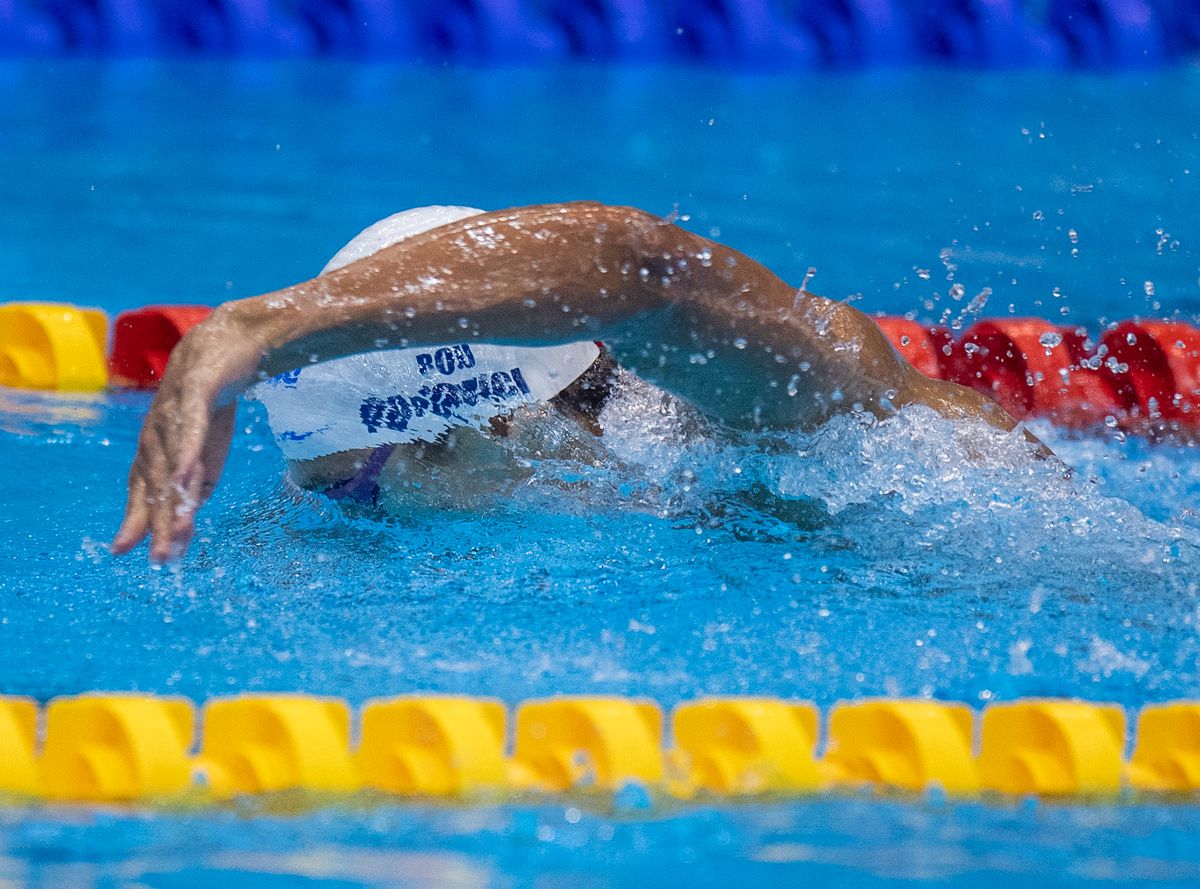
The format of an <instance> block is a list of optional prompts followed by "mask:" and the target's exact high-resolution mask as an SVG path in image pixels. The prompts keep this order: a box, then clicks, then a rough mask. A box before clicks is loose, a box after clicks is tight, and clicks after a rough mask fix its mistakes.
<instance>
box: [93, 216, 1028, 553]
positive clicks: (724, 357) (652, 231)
mask: <svg viewBox="0 0 1200 889" xmlns="http://www.w3.org/2000/svg"><path fill="white" fill-rule="evenodd" d="M430 210H431V211H432V212H434V213H435V218H434V223H435V225H434V227H432V228H428V225H429V219H426V220H425V224H424V225H421V224H418V225H417V226H416V227H415V229H414V226H413V225H412V224H411V222H409V223H407V225H408V229H409V230H408V231H404V228H405V225H406V220H405V219H402V218H401V217H400V216H398V217H393V218H391V219H389V220H385V221H384V222H383V223H379V224H377V226H375V227H372V229H368V232H366V233H364V235H371V236H369V237H366V238H364V239H363V240H362V241H361V242H360V243H358V244H356V243H355V242H352V243H351V244H350V245H348V246H347V248H345V249H344V250H343V251H342V253H340V254H339V256H338V257H335V260H334V262H332V263H331V264H330V267H329V268H328V269H327V271H326V272H325V273H323V274H322V275H320V276H318V277H317V278H314V279H312V280H309V281H305V282H303V283H300V284H296V285H294V286H291V287H287V288H284V289H283V290H279V291H275V292H273V293H268V294H265V295H263V296H257V297H251V298H248V299H241V300H234V301H230V302H227V303H224V304H223V305H221V306H219V307H218V308H217V309H215V310H214V311H213V313H212V315H211V316H210V317H209V318H208V319H207V320H206V321H204V322H203V323H201V324H199V325H197V326H196V327H195V328H193V329H192V330H191V331H190V332H189V333H188V334H187V335H186V336H185V337H184V338H183V339H182V340H181V341H180V343H179V345H178V346H177V347H176V348H175V350H174V351H173V352H172V354H171V358H170V361H169V363H168V366H167V369H166V371H165V373H164V374H163V378H162V382H161V385H160V386H159V389H158V392H157V393H156V395H155V398H154V401H153V403H152V404H151V406H150V410H149V412H148V414H147V416H146V419H145V422H144V424H143V426H142V431H141V435H140V437H139V441H138V449H137V454H136V456H135V458H134V461H133V466H132V469H131V470H130V475H129V490H128V499H127V502H126V507H125V517H124V521H123V522H122V524H121V527H120V530H119V531H118V532H117V535H116V537H115V538H114V540H113V543H112V549H113V552H115V553H124V552H128V551H129V550H131V549H132V548H133V547H135V546H136V545H137V544H138V543H139V542H140V541H141V540H143V539H144V538H145V537H146V536H147V535H150V536H151V538H152V542H151V549H150V556H151V558H152V559H155V560H158V561H163V560H167V559H170V558H173V557H175V556H177V555H178V554H180V553H182V551H183V550H184V549H185V548H186V546H187V544H188V542H189V541H190V539H191V537H192V535H193V534H194V530H195V515H196V511H197V510H198V508H199V507H200V506H201V505H202V504H203V502H204V501H205V500H206V499H207V498H208V496H209V495H210V494H211V492H212V490H213V488H214V486H215V485H216V483H217V481H218V479H219V478H220V475H221V470H222V467H223V466H224V463H225V458H226V455H227V454H228V451H229V445H230V441H231V440H232V435H233V427H234V413H235V408H236V401H237V396H238V395H239V394H240V393H242V392H244V391H245V390H246V389H247V388H248V387H250V386H251V385H253V384H256V383H257V384H259V385H257V386H255V390H256V393H257V394H258V395H259V397H260V399H261V400H263V401H264V402H265V403H266V406H267V409H268V413H269V415H270V417H271V425H272V428H273V429H275V431H276V433H277V434H276V440H277V441H278V442H279V443H280V444H281V446H282V447H283V448H284V453H285V456H286V457H288V458H289V461H290V462H289V467H290V473H291V475H292V477H293V478H294V479H295V480H296V481H297V483H298V484H300V485H301V486H303V487H307V488H311V489H314V490H321V491H324V492H325V493H327V494H328V495H329V496H332V497H334V498H335V499H338V498H346V497H350V498H351V499H356V500H361V499H369V498H371V497H373V496H374V495H375V493H376V492H377V479H378V477H379V473H380V471H381V470H382V467H383V465H384V464H386V463H389V462H394V461H397V460H399V461H402V462H403V461H408V464H409V467H410V468H411V467H412V466H415V465H417V464H420V463H422V461H423V460H425V457H424V455H425V452H426V451H428V450H429V449H431V448H434V449H435V448H437V447H438V445H439V443H444V442H445V441H446V440H447V438H449V437H454V436H469V435H472V434H474V435H478V436H483V437H485V438H486V437H489V436H490V437H495V436H503V435H505V434H507V432H508V431H509V430H508V425H509V424H510V423H511V422H512V421H513V417H514V414H515V411H516V409H517V408H518V407H519V406H521V405H537V404H543V405H545V406H546V407H547V409H550V410H553V411H555V412H557V413H559V414H562V415H564V416H566V417H568V418H570V419H572V420H574V421H576V423H577V424H578V425H579V428H581V429H582V430H584V431H585V432H586V433H587V434H589V435H592V436H599V435H601V434H602V432H603V430H602V429H601V428H600V425H599V413H600V408H601V407H602V406H603V403H604V400H605V397H606V396H607V392H608V389H609V387H610V385H611V380H612V377H613V372H614V369H615V368H616V367H617V366H619V367H621V368H624V369H625V370H626V371H629V372H632V373H633V374H636V375H637V376H638V377H640V378H641V379H643V380H645V381H647V382H648V383H650V384H653V385H654V386H658V387H660V388H662V389H664V390H666V391H667V392H669V393H672V394H673V395H675V396H677V397H679V398H680V399H682V400H683V401H685V402H688V403H690V404H691V405H692V406H694V407H695V408H696V409H698V410H699V411H700V412H702V413H703V414H705V415H707V416H708V417H709V418H711V419H712V420H713V421H715V422H717V423H720V424H724V425H727V426H729V427H733V428H740V429H749V430H764V429H812V428H815V427H817V426H819V425H820V424H822V423H824V422H825V421H826V420H828V419H829V418H830V417H832V416H834V415H836V414H840V413H845V412H847V411H853V412H860V413H867V414H872V415H874V416H876V417H879V418H883V417H887V416H889V415H891V414H894V413H895V412H896V411H898V410H900V409H901V408H903V407H905V406H906V405H926V406H928V407H930V408H932V409H933V410H935V411H936V412H938V413H939V414H941V415H942V416H944V417H947V418H951V419H974V420H978V421H982V422H984V423H986V424H988V425H990V426H992V427H995V428H997V429H1000V430H1003V431H1006V432H1012V431H1014V430H1016V434H1018V435H1022V434H1023V435H1024V437H1025V438H1026V439H1028V440H1029V441H1030V442H1031V443H1032V444H1033V446H1034V449H1035V450H1036V451H1037V452H1038V453H1039V454H1041V455H1046V454H1048V453H1049V452H1048V451H1047V450H1046V449H1045V447H1044V445H1042V444H1041V443H1040V442H1038V441H1037V439H1036V438H1034V437H1033V436H1032V435H1030V434H1029V433H1028V432H1027V431H1024V430H1023V429H1020V428H1019V427H1018V424H1017V422H1016V421H1015V420H1014V419H1013V418H1012V417H1011V416H1009V415H1008V414H1007V413H1006V412H1005V411H1004V410H1003V409H1001V408H1000V407H999V406H998V405H997V404H995V403H994V402H992V401H990V400H989V399H987V398H986V397H984V396H982V395H980V394H979V393H977V392H975V391H973V390H971V389H967V388H965V387H962V386H959V385H956V384H953V383H948V382H944V381H941V380H933V379H930V378H928V377H925V376H924V375H922V374H920V373H919V372H918V371H916V370H915V369H914V368H913V367H912V366H911V365H910V364H909V363H908V362H907V361H906V360H905V359H904V358H903V357H902V356H901V355H900V354H899V353H898V352H897V351H896V350H895V349H894V348H893V347H892V345H891V343H890V342H889V341H888V340H887V338H886V337H885V336H884V335H883V333H882V332H881V331H880V330H879V328H878V327H877V326H876V325H875V323H874V322H873V321H871V319H870V318H869V317H867V316H866V315H864V314H863V313H862V312H860V311H858V310H857V309H854V308H852V307H850V306H848V305H846V304H844V303H840V302H835V301H832V300H828V299H824V298H822V297H819V296H815V295H813V294H810V293H808V292H806V291H804V290H803V289H797V288H796V287H794V286H791V285H789V284H787V283H785V282H784V281H782V280H781V279H780V278H778V277H776V276H775V275H774V274H772V273H771V272H770V271H768V270H767V269H766V268H764V267H763V266H762V265H760V264H759V263H757V262H755V261H754V260H752V259H750V258H749V257H747V256H744V255H743V254H741V253H738V252H737V251H735V250H733V249H731V248H729V247H725V246H723V245H721V244H718V243H716V242H714V241H711V240H708V239H706V238H702V237H700V236H698V235H694V234H692V233H690V232H688V231H686V230H684V229H682V228H680V227H678V226H676V225H674V224H672V223H671V222H670V221H666V220H663V219H661V218H658V217H656V216H653V215H651V214H648V213H645V212H643V211H641V210H636V209H632V208H628V207H611V206H606V205H602V204H598V203H590V202H578V203H566V204H551V205H544V206H533V207H521V208H516V209H511V210H502V211H497V212H489V213H483V212H479V211H472V210H457V209H456V208H437V209H436V210H435V209H434V208H430ZM437 212H442V213H444V214H448V215H446V216H444V221H445V224H436V223H440V222H442V221H443V219H438V218H436V213H437ZM393 220H394V221H396V225H391V226H390V228H392V229H396V227H397V225H398V228H399V231H395V230H393V231H390V232H389V231H388V229H389V223H392V222H393ZM425 228H427V229H428V230H422V229H425ZM356 241H359V239H356ZM380 243H383V244H386V246H382V247H379V244H380ZM376 247H378V248H379V249H376ZM339 260H340V261H339ZM601 344H602V345H601ZM339 362H343V363H345V362H349V364H344V365H343V366H341V369H340V370H339V369H338V368H339ZM297 369H299V370H297ZM335 371H336V372H335ZM322 378H324V381H325V384H326V386H325V388H322ZM264 381H265V382H264ZM330 387H333V388H330ZM338 387H340V388H338ZM347 387H348V388H347ZM347 392H349V393H351V397H349V398H344V397H341V398H337V399H334V398H332V397H329V393H334V394H338V395H343V396H344V395H345V394H346V393H347ZM297 417H300V418H301V419H300V422H301V425H304V424H307V425H305V426H304V428H303V429H295V428H284V426H290V425H295V421H296V418H297ZM414 449H415V450H414ZM471 453H472V448H471V447H456V448H454V449H453V450H452V451H451V452H450V454H451V455H452V458H453V459H454V460H456V461H464V460H470V459H471V456H470V455H471ZM443 456H445V454H444V453H443ZM425 462H428V461H427V460H426V461H425Z"/></svg>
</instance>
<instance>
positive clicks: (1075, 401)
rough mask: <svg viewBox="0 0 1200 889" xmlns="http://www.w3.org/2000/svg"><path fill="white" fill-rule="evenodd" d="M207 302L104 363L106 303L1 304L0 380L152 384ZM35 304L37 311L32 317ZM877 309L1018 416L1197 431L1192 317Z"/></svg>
mask: <svg viewBox="0 0 1200 889" xmlns="http://www.w3.org/2000/svg"><path fill="white" fill-rule="evenodd" d="M211 312H212V309H210V308H209V307H208V306H147V307H145V308H141V309H134V310H132V311H128V312H124V313H122V314H121V315H119V316H117V320H116V323H115V324H114V325H113V340H112V348H111V351H110V352H109V354H108V361H107V373H106V371H105V367H104V365H103V361H104V352H103V343H104V333H103V331H104V320H105V316H104V314H103V312H100V311H99V310H87V309H79V308H78V307H77V306H69V305H47V304H33V303H10V304H6V305H5V304H0V385H7V386H17V387H23V388H37V387H42V388H52V389H58V390H62V391H84V390H88V389H98V388H102V387H103V386H104V384H105V382H106V379H105V378H106V377H108V380H107V382H109V383H110V384H112V385H118V386H130V387H136V388H143V389H150V388H154V387H155V386H157V385H158V383H159V381H160V380H161V379H162V375H163V372H164V371H165V370H166V367H167V360H168V359H169V358H170V355H171V350H172V349H174V348H175V346H176V344H178V342H179V340H180V339H181V338H182V337H183V336H184V334H186V333H187V332H188V331H189V330H191V329H192V328H193V327H194V326H195V325H197V324H199V323H200V322H201V321H203V320H204V319H205V318H207V317H208V316H209V314H210V313H211ZM34 315H36V318H34V320H35V321H36V322H37V323H33V321H30V318H33V316H34ZM875 321H876V323H877V324H878V325H879V327H880V329H881V330H882V331H883V333H884V334H885V335H886V336H887V337H888V339H889V341H890V342H891V343H892V344H893V345H894V346H895V347H896V349H897V350H898V351H899V352H900V354H901V355H903V356H904V357H905V358H906V359H907V360H908V361H910V362H911V363H912V364H913V366H914V367H916V368H917V370H919V371H920V372H921V373H923V374H925V375H926V376H930V377H933V378H936V379H944V380H951V381H953V382H957V383H961V384H963V385H966V386H970V387H972V388H974V389H976V390H978V391H980V392H983V393H984V394H986V395H989V396H991V397H992V398H995V399H996V400H997V401H998V402H999V403H1000V404H1001V405H1003V406H1004V407H1005V408H1006V409H1007V410H1008V411H1010V412H1011V413H1012V414H1013V415H1014V416H1016V417H1019V418H1026V417H1046V418H1048V419H1050V420H1052V421H1053V422H1055V423H1057V424H1059V425H1062V426H1068V427H1072V428H1080V429H1085V428H1091V427H1096V426H1099V425H1108V426H1113V425H1116V426H1117V427H1118V428H1121V429H1124V430H1126V431H1129V432H1137V433H1140V434H1146V435H1151V436H1158V435H1162V434H1164V433H1166V434H1182V435H1183V436H1185V437H1189V438H1194V437H1196V436H1197V435H1200V330H1198V329H1197V328H1195V327H1192V326H1191V325H1188V324H1184V323H1181V322H1177V321H1124V322H1122V323H1120V324H1117V325H1115V326H1113V327H1112V328H1110V329H1109V330H1108V331H1107V332H1105V334H1104V336H1103V337H1102V338H1101V340H1100V342H1099V344H1098V345H1095V344H1094V343H1093V342H1092V341H1091V340H1090V339H1089V338H1088V336H1087V333H1086V332H1085V331H1084V330H1083V329H1081V328H1075V327H1064V326H1061V325H1056V324H1054V323H1052V322H1050V321H1044V320H1041V319H1036V318H1001V319H991V320H985V321H980V322H978V323H976V324H974V325H973V326H972V327H970V328H969V329H968V330H967V331H966V332H965V333H964V334H963V335H962V337H961V338H960V339H957V340H956V339H955V337H954V334H953V333H952V332H951V331H950V330H948V329H947V328H945V327H942V326H930V325H926V324H921V323H920V322H917V321H913V320H911V319H908V318H897V317H878V318H876V319H875ZM81 331H83V332H84V333H86V334H87V335H86V336H84V333H81ZM81 337H82V339H81ZM97 337H98V339H97ZM84 340H87V341H88V342H91V341H92V340H94V342H93V343H92V346H88V347H87V348H90V349H92V351H93V352H94V353H95V360H94V361H93V364H94V368H93V371H94V372H91V373H90V374H89V375H86V379H85V378H84V377H82V376H80V373H79V372H77V371H78V369H77V368H76V364H78V359H79V356H80V354H81V350H82V351H87V349H86V348H84V347H83V346H79V345H78V343H79V342H83V341H84ZM85 345H86V344H85Z"/></svg>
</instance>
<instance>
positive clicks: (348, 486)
mask: <svg viewBox="0 0 1200 889" xmlns="http://www.w3.org/2000/svg"><path fill="white" fill-rule="evenodd" d="M395 449H396V446H395V445H394V444H385V445H380V446H379V447H377V448H376V449H375V450H373V451H372V452H371V456H369V457H367V459H366V460H364V461H363V464H362V466H360V467H359V468H358V472H356V473H354V475H352V476H350V478H348V479H346V480H345V481H344V482H338V483H337V484H336V485H330V486H329V487H328V488H326V489H325V496H326V497H328V498H329V499H330V500H353V501H354V502H355V503H366V502H369V501H371V500H374V499H375V498H376V497H377V496H378V495H379V474H380V473H381V472H383V467H384V464H386V463H387V461H388V457H390V456H392V451H394V450H395Z"/></svg>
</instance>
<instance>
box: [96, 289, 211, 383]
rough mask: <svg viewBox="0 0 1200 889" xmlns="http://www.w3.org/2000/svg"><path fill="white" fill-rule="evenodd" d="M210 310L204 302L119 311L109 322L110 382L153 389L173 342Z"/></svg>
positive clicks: (160, 376)
mask: <svg viewBox="0 0 1200 889" xmlns="http://www.w3.org/2000/svg"><path fill="white" fill-rule="evenodd" d="M211 312H212V309H211V308H209V307H208V306H147V307H146V308H143V309H134V310H132V311H129V312H122V313H121V314H120V315H118V316H117V322H116V324H115V325H114V326H113V343H112V353H111V354H110V355H109V359H108V371H109V373H110V374H111V375H112V383H113V384H114V385H117V386H128V387H132V388H136V389H153V388H154V387H155V386H157V385H158V382H159V380H161V379H162V375H163V371H164V370H166V368H167V359H168V358H170V357H171V350H172V349H174V348H175V344H176V343H178V342H179V341H180V339H182V338H183V335H184V334H185V333H187V332H188V331H189V330H191V329H192V328H193V327H195V326H196V325H197V324H199V323H200V322H201V321H203V320H204V319H205V318H207V317H208V316H209V314H210V313H211Z"/></svg>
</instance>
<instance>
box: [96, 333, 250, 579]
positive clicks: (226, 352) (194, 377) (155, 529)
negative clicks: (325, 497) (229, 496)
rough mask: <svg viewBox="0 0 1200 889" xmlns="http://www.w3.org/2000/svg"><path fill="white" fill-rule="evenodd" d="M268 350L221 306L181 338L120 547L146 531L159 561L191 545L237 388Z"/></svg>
mask: <svg viewBox="0 0 1200 889" xmlns="http://www.w3.org/2000/svg"><path fill="white" fill-rule="evenodd" d="M261 356H262V350H261V348H260V347H259V346H258V345H257V344H256V343H255V342H253V340H252V339H251V338H250V337H249V336H248V335H246V334H245V333H244V332H243V331H242V330H241V328H240V325H238V324H237V323H236V321H235V320H234V318H233V317H232V316H231V314H230V313H229V312H226V311H222V310H221V309H218V310H217V311H215V312H214V313H213V314H212V316H210V318H209V319H208V320H207V321H205V322H204V323H202V324H200V325H198V326H197V327H195V328H193V330H192V331H190V332H189V333H188V335H187V336H186V337H184V338H183V340H181V341H180V343H179V345H178V346H177V347H176V348H175V350H174V351H173V352H172V353H171V360H170V362H169V363H168V364H167V369H166V372H165V373H164V374H163V378H162V384H161V385H160V386H159V388H158V392H157V393H156V394H155V396H154V401H153V403H152V404H151V405H150V411H149V413H148V414H147V415H146V419H145V421H144V423H143V425H142V432H141V435H140V436H139V439H138V448H137V455H136V456H135V457H134V460H133V467H132V469H130V472H129V493H128V497H127V499H126V502H125V519H124V521H123V522H122V523H121V528H120V530H118V531H117V535H116V537H115V538H113V542H112V551H113V553H115V554H118V555H120V554H122V553H126V552H129V551H130V550H131V549H133V548H134V547H135V546H137V545H138V544H139V543H141V541H142V540H143V539H145V537H146V536H147V535H149V536H150V537H151V543H150V558H151V560H153V561H156V562H165V561H169V560H171V559H174V558H177V557H178V556H180V555H181V554H182V553H183V551H184V550H185V549H186V548H187V545H188V543H189V542H190V541H191V539H192V535H193V534H194V533H195V517H196V510H198V509H199V508H200V506H201V505H202V504H203V503H204V501H205V500H207V499H208V496H209V495H210V494H211V493H212V489H213V487H214V486H215V485H216V483H217V481H218V480H219V479H220V477H221V470H222V468H223V467H224V465H225V458H226V456H227V455H228V453H229V442H230V440H231V438H232V436H233V424H234V415H235V412H236V408H237V404H236V397H237V393H238V392H239V391H241V389H242V388H244V387H245V384H246V383H247V382H248V381H250V380H252V379H253V378H254V374H255V373H256V371H257V369H258V364H259V361H260V359H261Z"/></svg>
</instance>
